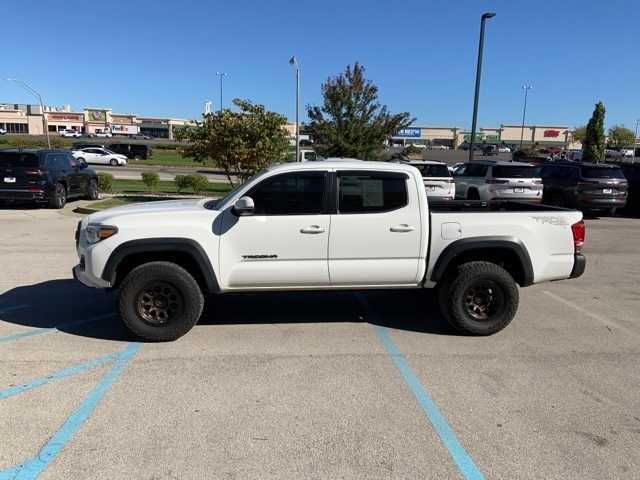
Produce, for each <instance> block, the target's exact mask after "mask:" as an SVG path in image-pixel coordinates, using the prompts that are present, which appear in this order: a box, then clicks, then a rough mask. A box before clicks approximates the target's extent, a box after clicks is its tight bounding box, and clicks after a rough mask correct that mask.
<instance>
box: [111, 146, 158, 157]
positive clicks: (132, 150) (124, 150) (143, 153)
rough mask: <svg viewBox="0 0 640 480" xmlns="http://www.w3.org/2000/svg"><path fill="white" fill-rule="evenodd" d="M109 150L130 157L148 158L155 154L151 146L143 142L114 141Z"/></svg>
mask: <svg viewBox="0 0 640 480" xmlns="http://www.w3.org/2000/svg"><path fill="white" fill-rule="evenodd" d="M109 150H111V151H112V152H116V153H121V154H122V155H126V156H127V158H130V159H142V160H146V159H148V158H151V155H152V154H153V150H152V149H151V147H150V146H149V145H145V144H142V143H112V144H110V145H109Z"/></svg>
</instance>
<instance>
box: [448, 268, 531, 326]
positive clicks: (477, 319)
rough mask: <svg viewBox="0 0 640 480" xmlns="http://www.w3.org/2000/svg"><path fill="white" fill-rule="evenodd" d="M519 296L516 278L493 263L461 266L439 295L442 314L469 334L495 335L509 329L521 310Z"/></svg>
mask: <svg viewBox="0 0 640 480" xmlns="http://www.w3.org/2000/svg"><path fill="white" fill-rule="evenodd" d="M445 290H446V291H445ZM519 298H520V297H519V295H518V287H517V285H516V282H515V281H514V279H513V277H512V276H511V275H510V274H509V272H507V271H506V270H505V269H504V268H502V267H500V266H499V265H496V264H495V263H491V262H469V263H465V264H462V265H460V266H459V267H458V268H457V271H456V272H455V273H454V274H453V275H452V276H451V277H449V278H448V279H447V280H445V281H444V282H443V284H442V286H441V291H440V295H439V300H440V307H441V309H442V313H443V314H444V315H445V317H446V318H447V320H449V323H451V325H453V327H455V328H456V329H457V330H458V331H460V332H462V333H464V334H467V335H491V334H493V333H496V332H499V331H500V330H502V329H503V328H505V327H506V326H507V325H509V323H510V322H511V320H513V317H514V316H515V314H516V312H517V310H518V303H519Z"/></svg>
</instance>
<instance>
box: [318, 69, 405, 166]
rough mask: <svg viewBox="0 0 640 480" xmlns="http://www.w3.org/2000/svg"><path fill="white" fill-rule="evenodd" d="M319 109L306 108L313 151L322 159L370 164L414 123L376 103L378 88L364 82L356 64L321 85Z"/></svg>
mask: <svg viewBox="0 0 640 480" xmlns="http://www.w3.org/2000/svg"><path fill="white" fill-rule="evenodd" d="M322 95H323V97H324V101H323V104H322V106H309V107H307V114H308V116H309V118H310V119H311V122H310V124H309V130H310V132H311V137H312V138H313V141H314V145H315V150H316V151H317V152H318V153H319V154H320V155H323V156H325V157H353V158H359V159H363V160H370V159H373V158H374V157H375V154H376V152H378V151H379V150H381V149H382V148H383V146H384V142H385V140H388V139H389V138H390V137H391V136H392V135H393V134H394V133H396V132H397V131H398V130H400V129H401V128H406V127H408V126H409V125H410V124H411V123H412V122H413V120H414V119H412V118H410V115H409V114H408V113H406V112H404V113H398V114H395V115H394V114H391V113H390V112H389V111H388V110H387V107H386V106H384V105H380V103H379V102H378V87H376V86H375V85H374V84H373V83H372V82H371V81H369V80H367V79H365V78H364V67H362V66H361V65H360V64H358V63H356V64H355V65H353V67H351V66H350V65H349V66H347V68H346V70H345V71H344V73H341V74H340V75H338V76H337V77H334V78H328V79H327V81H326V82H325V83H324V84H323V85H322Z"/></svg>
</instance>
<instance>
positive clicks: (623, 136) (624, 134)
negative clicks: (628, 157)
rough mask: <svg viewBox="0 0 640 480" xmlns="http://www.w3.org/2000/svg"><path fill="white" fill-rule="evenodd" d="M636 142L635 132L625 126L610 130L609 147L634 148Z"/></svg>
mask: <svg viewBox="0 0 640 480" xmlns="http://www.w3.org/2000/svg"><path fill="white" fill-rule="evenodd" d="M635 141H636V136H635V133H633V130H629V129H628V128H625V127H624V125H614V126H613V127H611V128H610V129H609V145H611V146H612V147H633V146H635Z"/></svg>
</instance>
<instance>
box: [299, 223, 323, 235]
mask: <svg viewBox="0 0 640 480" xmlns="http://www.w3.org/2000/svg"><path fill="white" fill-rule="evenodd" d="M300 233H310V234H314V233H324V228H322V227H321V226H320V225H309V226H308V227H305V228H301V229H300Z"/></svg>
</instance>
